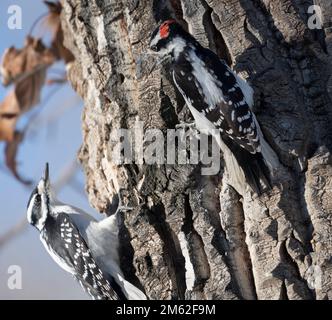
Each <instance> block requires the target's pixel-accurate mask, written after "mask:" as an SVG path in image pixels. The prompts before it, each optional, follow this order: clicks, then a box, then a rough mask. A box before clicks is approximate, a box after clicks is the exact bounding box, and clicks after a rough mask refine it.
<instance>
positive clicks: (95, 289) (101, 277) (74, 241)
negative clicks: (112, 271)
mask: <svg viewBox="0 0 332 320" xmlns="http://www.w3.org/2000/svg"><path fill="white" fill-rule="evenodd" d="M45 227H46V228H45V230H44V231H43V233H42V234H41V237H42V238H43V240H44V241H43V242H44V244H46V245H47V246H48V248H47V249H48V251H49V252H50V253H51V255H52V256H53V257H54V256H55V259H56V260H57V261H56V262H57V263H58V264H59V265H60V266H62V267H63V268H64V269H66V270H67V271H69V272H70V273H72V275H73V276H74V277H75V278H76V279H77V280H78V282H79V283H80V284H81V286H82V287H83V289H84V290H85V291H86V292H87V293H88V294H89V295H90V296H91V297H92V298H93V299H98V300H119V298H122V297H120V296H119V294H118V293H116V292H115V290H114V288H113V287H114V286H116V287H117V284H116V283H115V281H114V278H113V277H111V276H110V275H109V274H106V273H104V272H103V271H102V270H101V269H100V268H99V266H98V265H97V263H96V261H95V259H94V258H93V256H92V255H91V251H90V249H89V248H88V246H87V244H86V242H85V240H84V239H83V237H82V236H81V235H80V233H79V231H78V229H77V228H76V226H75V225H74V223H73V222H72V221H71V219H70V216H69V215H68V214H65V213H60V214H59V215H58V216H57V217H56V218H55V219H50V220H48V221H47V224H46V225H45ZM49 238H52V241H48V240H49ZM49 243H52V247H50V246H49ZM63 265H65V266H63Z"/></svg>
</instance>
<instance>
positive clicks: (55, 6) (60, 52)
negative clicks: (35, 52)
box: [44, 1, 74, 64]
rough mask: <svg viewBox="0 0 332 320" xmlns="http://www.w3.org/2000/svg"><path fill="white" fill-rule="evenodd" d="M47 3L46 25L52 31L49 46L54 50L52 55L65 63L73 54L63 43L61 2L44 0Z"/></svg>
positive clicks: (69, 60)
mask: <svg viewBox="0 0 332 320" xmlns="http://www.w3.org/2000/svg"><path fill="white" fill-rule="evenodd" d="M44 3H45V4H46V5H47V7H48V10H49V14H48V16H47V17H46V21H45V23H46V26H47V27H48V28H49V29H50V30H51V31H52V33H53V38H52V44H51V48H52V50H53V52H54V55H55V56H56V57H57V59H59V60H64V62H65V63H66V64H67V63H69V62H71V61H73V60H74V56H73V54H72V53H71V52H70V51H69V50H68V49H67V48H66V47H65V46H64V45H63V42H64V37H63V30H62V27H61V21H60V14H61V10H62V6H61V3H60V2H59V1H56V2H51V1H44Z"/></svg>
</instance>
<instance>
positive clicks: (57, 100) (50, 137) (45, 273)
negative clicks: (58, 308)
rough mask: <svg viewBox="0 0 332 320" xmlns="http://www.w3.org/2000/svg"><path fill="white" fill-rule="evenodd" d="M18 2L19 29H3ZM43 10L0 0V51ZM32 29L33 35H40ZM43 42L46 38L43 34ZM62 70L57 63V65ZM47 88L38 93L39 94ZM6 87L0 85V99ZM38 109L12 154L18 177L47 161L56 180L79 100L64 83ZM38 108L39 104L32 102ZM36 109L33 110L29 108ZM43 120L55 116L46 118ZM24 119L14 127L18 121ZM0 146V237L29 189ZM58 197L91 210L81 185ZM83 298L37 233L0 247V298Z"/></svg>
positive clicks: (70, 154)
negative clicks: (13, 279) (13, 280)
mask: <svg viewBox="0 0 332 320" xmlns="http://www.w3.org/2000/svg"><path fill="white" fill-rule="evenodd" d="M13 4H15V5H19V6H21V8H22V13H23V16H22V18H23V21H22V22H23V29H22V30H10V29H9V28H8V27H7V21H8V18H9V14H8V13H7V11H8V7H9V6H10V5H13ZM44 12H46V7H45V5H44V4H43V3H42V0H34V1H31V0H30V1H27V0H1V1H0V18H1V19H0V32H1V41H0V54H1V55H2V53H3V52H4V50H5V49H6V48H7V47H9V46H12V45H13V46H15V47H18V48H21V47H22V46H23V43H24V38H25V36H26V35H27V34H28V32H29V30H30V27H31V25H32V24H33V22H34V21H35V20H36V19H37V18H38V17H39V16H40V15H41V14H42V13H44ZM43 33H44V32H43V30H41V29H36V32H34V35H41V34H43ZM46 40H47V38H46ZM57 68H58V69H59V68H63V66H61V65H60V66H58V67H57ZM53 88H54V87H52V88H46V89H44V91H43V98H44V100H45V97H46V96H47V95H48V94H49V92H50V90H53ZM9 90H10V88H3V86H2V85H0V100H3V98H4V97H5V96H6V94H7V93H8V92H9ZM43 98H42V102H41V105H43V109H42V112H41V113H40V115H39V118H38V121H37V122H36V125H35V126H34V129H33V130H31V131H30V133H29V134H28V136H27V137H26V140H25V141H24V143H23V144H22V145H21V148H20V150H19V154H18V159H17V160H18V163H19V172H20V173H21V174H22V176H23V177H25V178H29V179H32V180H33V181H37V180H38V179H39V178H40V176H41V174H42V171H43V168H44V165H45V162H47V161H48V162H49V163H50V170H51V178H53V180H56V179H57V177H58V176H59V175H60V174H61V172H63V170H64V168H66V167H67V166H68V165H69V164H70V163H71V162H72V161H73V160H74V159H75V157H76V155H77V152H78V150H79V147H80V145H81V142H82V133H81V114H82V108H83V102H82V101H81V100H80V98H79V97H77V95H76V94H75V92H74V91H73V90H72V88H71V87H70V85H65V86H63V87H61V88H60V89H59V90H58V91H57V93H56V94H55V95H54V96H53V97H52V98H51V99H50V100H48V101H47V103H46V104H45V103H43ZM38 107H39V106H38ZM35 110H37V109H35ZM47 119H55V120H53V121H51V122H48V121H47ZM24 121H25V120H24V119H22V120H21V121H20V123H19V126H23V125H24ZM3 147H4V144H3V143H2V142H0V235H2V234H3V233H4V232H5V231H7V230H8V228H10V227H11V226H13V225H14V224H15V223H17V222H18V221H20V219H22V217H24V216H25V210H26V204H27V201H28V198H29V195H30V192H31V188H26V187H25V186H22V185H21V184H20V183H19V182H17V181H16V180H15V179H14V178H13V177H11V175H10V174H9V172H8V170H7V169H6V168H5V166H4V157H3ZM75 180H76V181H77V182H78V184H79V185H82V186H84V175H83V173H82V170H81V168H80V169H79V170H78V172H77V174H76V177H75ZM59 198H60V199H61V200H62V201H64V202H68V203H71V204H74V205H75V206H78V207H81V208H83V209H84V210H86V211H88V212H90V213H91V212H94V211H93V209H92V208H91V207H90V206H89V204H88V201H87V198H86V196H84V189H83V188H82V190H81V192H78V191H77V190H74V189H73V188H71V187H70V186H66V187H64V188H63V189H62V190H61V192H60V194H59ZM11 265H18V266H20V267H21V269H22V287H23V288H22V290H10V289H9V288H8V285H7V281H8V278H9V277H10V275H9V274H8V268H9V267H10V266H11ZM80 298H81V299H82V298H83V299H86V298H87V296H86V295H85V293H83V291H82V289H81V288H80V286H79V285H78V284H77V283H76V281H75V280H74V279H73V278H72V277H71V276H70V275H68V274H67V273H66V272H64V271H62V269H60V268H59V267H58V266H57V265H56V264H55V263H54V262H53V260H52V259H51V258H50V257H49V256H48V254H47V253H46V251H45V249H44V248H43V246H42V244H41V242H40V241H39V234H38V232H37V231H36V230H35V229H34V228H32V227H31V226H28V227H27V228H26V230H25V232H23V233H22V234H21V235H20V236H18V237H17V238H15V239H14V240H12V241H11V242H9V243H8V244H7V245H6V246H5V247H4V248H0V299H80Z"/></svg>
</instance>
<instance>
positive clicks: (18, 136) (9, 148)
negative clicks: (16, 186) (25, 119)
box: [5, 131, 31, 185]
mask: <svg viewBox="0 0 332 320" xmlns="http://www.w3.org/2000/svg"><path fill="white" fill-rule="evenodd" d="M23 138H24V134H23V133H22V132H18V131H15V133H14V139H13V140H12V141H11V142H7V144H6V147H5V158H6V165H7V167H8V169H9V170H10V171H11V172H12V173H13V175H14V177H15V178H16V179H17V180H18V181H20V182H21V183H23V184H25V185H30V184H31V181H29V180H27V179H24V178H22V177H21V176H20V175H19V173H18V171H17V161H16V157H17V153H18V149H19V146H20V144H21V142H22V141H23Z"/></svg>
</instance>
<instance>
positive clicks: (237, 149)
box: [150, 20, 278, 194]
mask: <svg viewBox="0 0 332 320" xmlns="http://www.w3.org/2000/svg"><path fill="white" fill-rule="evenodd" d="M150 47H151V49H152V50H154V51H156V52H158V54H159V55H160V56H161V57H162V59H163V60H164V58H165V57H167V56H169V57H170V58H171V64H170V68H171V70H170V71H171V74H172V77H173V80H174V83H175V85H176V87H177V89H178V90H179V91H180V93H181V94H182V96H183V97H184V99H185V101H186V104H187V105H188V107H189V109H190V111H191V113H192V115H193V117H194V119H195V123H196V127H197V129H199V130H200V131H207V132H209V133H212V134H213V135H214V137H215V138H216V140H217V142H218V144H219V146H220V148H221V149H222V151H223V153H224V158H225V161H226V168H227V170H228V172H229V174H230V176H231V179H232V180H233V181H232V182H233V187H235V188H236V189H237V190H238V191H240V190H241V191H242V192H243V184H244V183H243V182H244V181H246V182H247V183H248V184H249V185H250V186H251V188H252V189H253V190H254V191H255V192H257V193H258V194H260V193H261V191H262V184H261V182H263V184H264V185H265V186H269V175H270V174H269V173H270V170H271V171H273V170H274V169H275V168H276V166H277V165H278V160H277V158H276V156H275V154H274V152H273V150H272V149H271V147H270V146H269V145H268V144H267V142H266V141H265V139H264V137H263V134H262V132H261V130H260V127H259V124H258V121H257V119H256V117H255V115H254V113H253V111H252V106H253V103H254V102H253V89H252V88H251V87H250V86H249V84H248V83H247V82H246V81H245V80H244V79H242V78H241V77H240V76H239V75H237V74H236V73H235V72H234V71H233V70H232V69H231V68H230V67H229V66H228V65H227V64H226V63H225V61H223V60H221V59H220V58H219V57H218V56H217V55H216V54H215V53H213V52H212V51H211V50H209V49H207V48H204V47H202V46H201V45H200V44H199V43H198V42H197V41H196V40H195V38H193V37H192V36H191V35H190V34H189V33H187V32H186V31H185V30H184V29H183V28H182V27H181V26H180V25H179V24H178V23H176V22H175V21H174V20H168V21H166V22H164V23H163V24H161V26H160V27H158V28H157V29H156V30H155V31H154V32H153V34H152V37H151V41H150ZM216 129H217V130H216ZM216 131H217V132H218V134H217V135H216V134H215V132H216ZM269 169H270V170H269ZM242 192H241V193H242Z"/></svg>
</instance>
